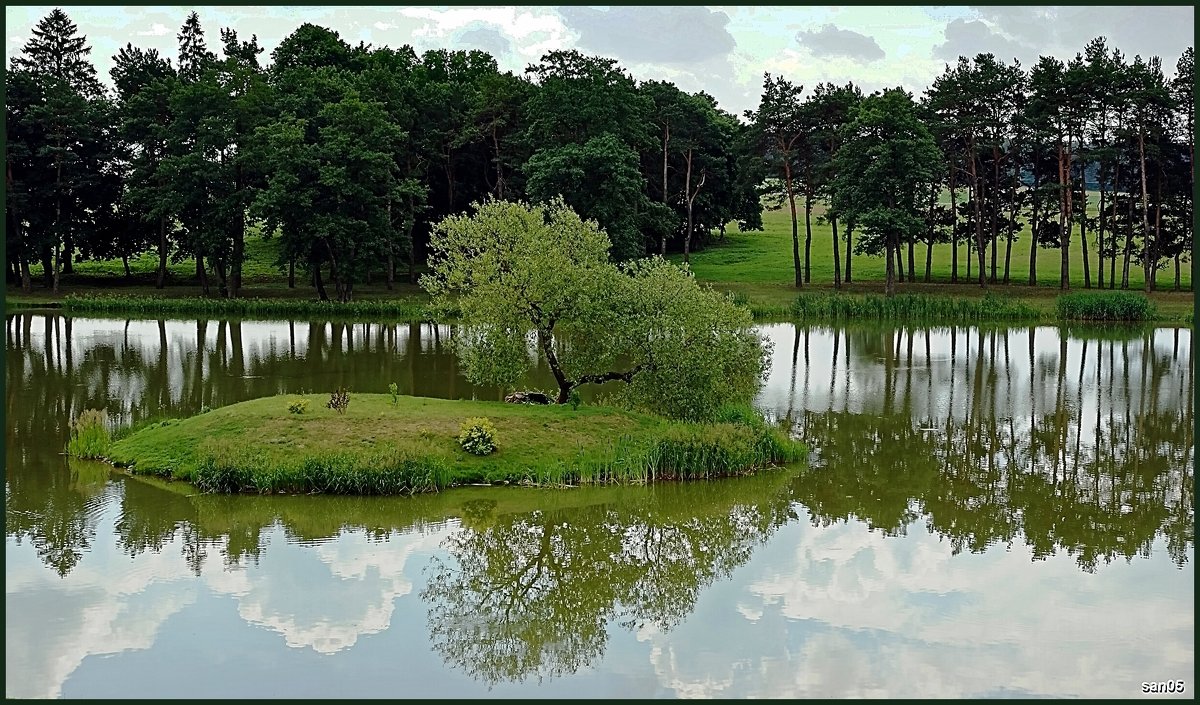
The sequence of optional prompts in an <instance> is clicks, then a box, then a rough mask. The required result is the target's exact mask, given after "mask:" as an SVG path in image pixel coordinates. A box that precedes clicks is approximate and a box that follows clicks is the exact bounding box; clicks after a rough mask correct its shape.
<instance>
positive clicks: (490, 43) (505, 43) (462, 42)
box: [454, 27, 513, 60]
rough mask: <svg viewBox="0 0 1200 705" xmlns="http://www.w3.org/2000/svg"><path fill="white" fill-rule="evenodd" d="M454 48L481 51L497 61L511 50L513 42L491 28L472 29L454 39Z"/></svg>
mask: <svg viewBox="0 0 1200 705" xmlns="http://www.w3.org/2000/svg"><path fill="white" fill-rule="evenodd" d="M454 48H455V49H459V48H465V49H481V50H483V51H486V52H487V53H489V54H491V55H492V56H493V57H495V58H496V59H497V60H499V59H500V57H502V56H505V55H506V54H509V53H511V52H512V50H513V41H512V39H510V38H508V37H507V36H505V35H504V33H503V32H501V31H500V30H498V29H495V28H493V27H474V28H472V29H468V30H467V31H465V32H461V33H459V34H458V35H456V36H455V37H454Z"/></svg>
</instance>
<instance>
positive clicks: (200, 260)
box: [196, 254, 211, 296]
mask: <svg viewBox="0 0 1200 705" xmlns="http://www.w3.org/2000/svg"><path fill="white" fill-rule="evenodd" d="M196 276H198V277H200V288H201V289H202V290H203V291H204V295H205V296H208V295H209V293H211V292H209V289H208V272H207V271H205V269H204V255H200V254H198V255H196Z"/></svg>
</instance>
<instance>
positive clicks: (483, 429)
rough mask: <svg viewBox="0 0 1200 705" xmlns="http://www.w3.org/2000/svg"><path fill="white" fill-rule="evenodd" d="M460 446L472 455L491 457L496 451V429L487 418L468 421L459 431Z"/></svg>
mask: <svg viewBox="0 0 1200 705" xmlns="http://www.w3.org/2000/svg"><path fill="white" fill-rule="evenodd" d="M458 444H459V445H460V446H462V448H463V450H465V451H467V452H468V453H470V454H471V455H489V454H491V453H492V452H493V451H495V450H496V427H495V426H493V425H492V422H491V421H489V420H488V419H487V418H486V417H481V418H472V419H467V420H466V421H464V422H463V425H462V428H461V429H460V430H459V433H458Z"/></svg>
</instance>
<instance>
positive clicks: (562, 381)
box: [538, 328, 571, 404]
mask: <svg viewBox="0 0 1200 705" xmlns="http://www.w3.org/2000/svg"><path fill="white" fill-rule="evenodd" d="M538 343H540V344H541V346H542V354H544V355H545V356H546V364H548V365H549V366H550V372H551V373H552V374H553V375H554V381H555V382H556V383H557V384H558V399H557V403H559V404H566V403H567V401H569V400H570V398H571V382H570V381H569V380H568V379H567V376H566V374H564V373H563V371H562V367H561V366H560V365H559V364H558V355H556V354H555V353H554V338H553V336H552V335H551V332H550V331H548V330H545V329H543V328H539V329H538Z"/></svg>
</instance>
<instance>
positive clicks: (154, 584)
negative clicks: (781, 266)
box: [5, 312, 1195, 698]
mask: <svg viewBox="0 0 1200 705" xmlns="http://www.w3.org/2000/svg"><path fill="white" fill-rule="evenodd" d="M761 330H762V332H763V333H764V335H765V336H766V337H767V338H768V339H769V340H770V341H771V342H772V343H773V356H772V364H771V368H770V375H769V378H768V379H767V381H766V384H765V385H764V388H763V391H762V393H761V394H760V395H759V397H758V399H757V401H756V404H757V405H758V406H759V407H760V408H762V409H763V410H764V411H767V412H768V413H770V414H771V415H772V416H775V417H778V418H781V419H787V420H789V421H790V422H791V424H792V426H793V428H794V432H795V433H796V434H797V435H798V436H800V437H802V438H803V439H804V440H805V441H806V442H807V443H808V444H809V446H810V448H811V449H812V452H811V457H810V459H809V461H808V462H807V463H803V464H800V465H798V466H796V467H788V468H781V469H777V470H773V471H768V472H764V473H761V474H759V475H757V476H754V477H744V478H736V479H727V480H721V481H714V482H697V483H690V484H662V485H656V486H649V487H589V488H577V489H569V490H548V489H527V488H522V489H518V488H514V487H469V488H461V489H454V490H451V491H448V492H444V493H442V494H438V495H430V496H421V497H413V498H356V497H322V496H268V497H260V496H235V497H229V496H213V495H198V494H195V493H194V491H193V490H191V489H190V488H188V487H185V486H181V485H178V484H169V483H163V482H158V481H152V480H146V479H140V478H132V477H128V476H125V475H123V474H121V473H118V472H115V471H110V469H109V468H108V467H107V466H106V465H103V464H101V463H95V462H77V461H73V460H68V459H67V458H66V457H65V456H64V455H63V454H62V449H63V448H64V446H65V443H66V438H67V433H68V424H69V420H70V419H71V418H72V417H73V416H74V415H76V414H77V413H79V412H80V411H81V410H83V409H86V408H99V407H104V408H106V409H107V410H108V411H109V413H110V415H112V416H113V417H114V418H116V419H118V420H119V421H120V422H122V423H130V422H135V421H137V420H139V419H143V418H148V417H158V416H180V415H187V414H192V413H196V412H198V411H200V410H201V409H202V408H203V407H210V408H215V407H218V406H223V405H226V404H231V403H234V402H237V401H241V400H245V399H251V398H256V397H261V396H265V395H271V394H279V393H285V392H300V391H307V392H326V391H329V390H331V389H333V388H335V387H337V386H338V385H342V384H344V385H346V386H348V387H349V388H350V389H351V390H352V395H353V391H361V392H384V391H386V389H387V385H388V383H389V382H393V381H394V382H396V383H397V384H398V385H399V386H400V388H401V391H402V393H406V394H417V395H426V396H437V397H449V398H469V397H477V398H481V399H496V398H499V396H500V391H499V390H497V389H489V388H479V387H475V386H472V385H471V384H469V383H468V382H467V381H466V380H465V379H464V378H463V377H462V376H461V374H460V372H459V370H458V367H457V365H456V363H455V360H454V357H453V355H452V354H451V352H450V350H449V347H448V340H449V337H450V335H451V329H450V327H448V326H444V325H440V326H439V325H432V324H421V325H418V324H362V323H356V324H340V323H328V322H324V323H321V322H317V323H310V322H307V321H294V322H287V321H284V322H262V321H253V322H252V321H222V320H207V321H206V320H144V319H134V320H119V319H101V318H78V317H77V318H72V317H66V316H61V315H56V314H53V313H41V312H32V313H25V312H18V313H9V314H8V315H7V317H6V335H7V341H6V350H7V358H6V369H5V374H6V382H7V387H6V390H7V391H6V395H7V396H6V400H5V412H6V415H7V416H6V418H7V423H6V431H5V433H6V449H5V534H6V545H5V548H6V551H5V578H6V580H5V609H6V627H5V640H6V641H5V645H6V650H5V666H6V668H5V694H6V696H7V697H15V698H30V697H36V698H43V697H97V698H101V697H189V698H192V697H194V698H209V697H217V698H219V697H240V698H245V697H248V698H254V697H330V698H360V697H406V698H408V697H412V698H415V697H426V696H428V697H455V696H465V697H480V696H494V697H525V696H530V697H562V698H574V697H613V698H619V697H620V698H623V697H739V698H741V697H856V696H862V697H922V698H925V697H967V698H971V697H1001V696H1018V697H1028V696H1056V697H1063V696H1066V697H1073V696H1082V697H1087V696H1098V697H1138V696H1140V695H1141V693H1142V692H1143V690H1142V683H1143V682H1156V683H1157V682H1166V681H1176V680H1182V681H1183V682H1184V686H1185V692H1183V693H1176V694H1175V695H1176V696H1178V697H1190V696H1191V694H1192V692H1193V691H1192V689H1193V688H1194V686H1195V681H1194V671H1195V662H1194V637H1195V625H1194V602H1195V583H1194V574H1193V569H1192V561H1193V557H1194V556H1193V553H1194V509H1193V508H1194V476H1193V461H1194V452H1195V442H1194V438H1193V428H1194V420H1193V408H1194V405H1193V389H1194V387H1195V385H1194V379H1193V369H1194V360H1193V349H1192V331H1191V330H1190V329H1165V328H1159V329H1139V328H1079V329H1060V328H1055V327H1030V328H1006V327H996V328H990V327H982V328H980V327H961V326H960V327H903V326H900V327H880V326H849V327H838V326H833V327H831V326H796V325H792V324H771V325H763V326H761ZM549 381H550V377H549V372H548V371H547V370H544V369H534V370H533V371H532V372H531V374H530V379H529V383H530V384H531V385H539V384H540V385H543V386H548V385H549ZM352 398H353V397H352Z"/></svg>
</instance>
